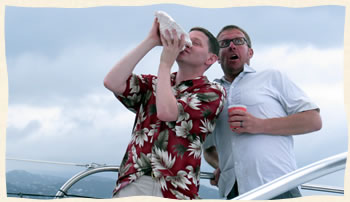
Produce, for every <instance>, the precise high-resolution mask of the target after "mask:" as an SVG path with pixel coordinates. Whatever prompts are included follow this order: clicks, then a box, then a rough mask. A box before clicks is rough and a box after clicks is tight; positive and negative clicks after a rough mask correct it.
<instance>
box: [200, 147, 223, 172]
mask: <svg viewBox="0 0 350 202" xmlns="http://www.w3.org/2000/svg"><path fill="white" fill-rule="evenodd" d="M203 154H204V159H205V160H206V161H207V162H208V164H209V165H211V166H212V167H213V168H215V169H216V168H218V167H219V156H218V153H217V151H216V148H215V147H214V146H212V147H209V148H208V149H205V150H204V152H203Z"/></svg>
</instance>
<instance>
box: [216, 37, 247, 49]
mask: <svg viewBox="0 0 350 202" xmlns="http://www.w3.org/2000/svg"><path fill="white" fill-rule="evenodd" d="M231 41H232V42H233V44H235V45H236V46H237V45H243V44H245V43H248V42H247V39H245V38H244V37H237V38H233V39H225V40H221V41H219V46H220V48H226V47H228V46H229V45H230V43H231Z"/></svg>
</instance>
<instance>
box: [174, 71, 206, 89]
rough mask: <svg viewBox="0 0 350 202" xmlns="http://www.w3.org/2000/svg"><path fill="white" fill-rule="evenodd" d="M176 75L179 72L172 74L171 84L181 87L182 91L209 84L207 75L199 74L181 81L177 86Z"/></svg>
mask: <svg viewBox="0 0 350 202" xmlns="http://www.w3.org/2000/svg"><path fill="white" fill-rule="evenodd" d="M176 75H177V72H174V73H172V74H171V75H170V79H171V85H172V86H173V87H175V88H177V89H179V90H180V91H181V92H183V91H188V90H190V89H194V88H198V87H200V86H202V85H204V84H208V83H209V80H208V78H207V77H206V76H204V75H202V76H198V77H196V78H194V79H190V80H186V81H181V82H180V83H179V84H178V85H176V86H175V84H176Z"/></svg>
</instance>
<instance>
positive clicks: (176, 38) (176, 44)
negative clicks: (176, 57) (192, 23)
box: [171, 29, 179, 46]
mask: <svg viewBox="0 0 350 202" xmlns="http://www.w3.org/2000/svg"><path fill="white" fill-rule="evenodd" d="M171 31H172V33H173V40H174V45H175V46H178V43H179V38H178V37H177V32H176V29H172V30H171Z"/></svg>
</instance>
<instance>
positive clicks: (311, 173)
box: [232, 152, 347, 200]
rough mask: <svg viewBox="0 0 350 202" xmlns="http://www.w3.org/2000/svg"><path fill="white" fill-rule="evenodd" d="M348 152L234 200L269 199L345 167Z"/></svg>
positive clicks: (293, 173)
mask: <svg viewBox="0 0 350 202" xmlns="http://www.w3.org/2000/svg"><path fill="white" fill-rule="evenodd" d="M346 158H347V152H344V153H340V154H337V155H334V156H331V157H329V158H326V159H323V160H320V161H317V162H315V163H312V164H310V165H308V166H305V167H302V168H300V169H297V170H295V171H293V172H291V173H288V174H286V175H284V176H281V177H279V178H277V179H275V180H273V181H271V182H269V183H266V184H264V185H262V186H260V187H257V188H255V189H253V190H251V191H249V192H247V193H244V194H242V195H239V196H237V197H235V198H233V199H232V200H268V199H271V198H273V197H276V196H278V195H280V194H282V193H284V192H286V191H288V190H290V189H292V188H294V187H297V186H299V185H301V184H303V183H306V182H309V181H311V180H314V179H317V178H320V177H322V176H324V175H327V174H330V173H333V172H336V171H339V170H341V169H344V168H345V164H346Z"/></svg>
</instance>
